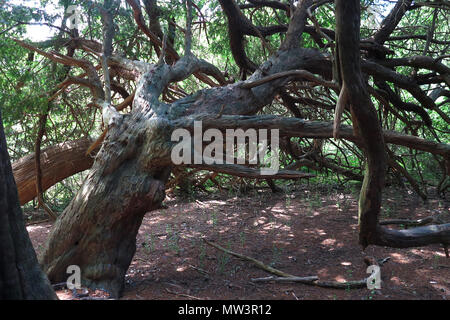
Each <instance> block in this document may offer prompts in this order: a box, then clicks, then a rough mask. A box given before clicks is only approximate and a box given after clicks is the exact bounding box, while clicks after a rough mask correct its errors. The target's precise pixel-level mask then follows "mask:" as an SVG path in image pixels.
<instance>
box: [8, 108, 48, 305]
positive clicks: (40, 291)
mask: <svg viewBox="0 0 450 320" xmlns="http://www.w3.org/2000/svg"><path fill="white" fill-rule="evenodd" d="M0 299H57V297H56V294H55V292H54V291H53V288H52V286H51V285H50V282H49V281H48V279H47V277H46V275H45V274H44V273H43V272H42V270H41V269H40V267H39V264H38V260H37V258H36V253H35V251H34V249H33V245H32V244H31V240H30V238H29V236H28V232H27V230H26V228H25V223H24V221H23V216H22V210H21V209H20V206H19V197H18V194H17V188H16V183H15V181H14V176H13V172H12V168H11V162H10V159H9V155H8V152H7V148H6V138H5V134H4V131H3V124H2V119H1V113H0Z"/></svg>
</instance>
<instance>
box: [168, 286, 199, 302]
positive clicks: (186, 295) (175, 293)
mask: <svg viewBox="0 0 450 320" xmlns="http://www.w3.org/2000/svg"><path fill="white" fill-rule="evenodd" d="M165 289H166V291H167V292H168V293H170V294H174V295H176V296H181V297H186V298H190V299H194V300H203V299H201V298H197V297H194V296H191V295H188V294H184V293H179V292H175V291H171V290H169V289H167V288H165Z"/></svg>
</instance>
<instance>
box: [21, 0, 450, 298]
mask: <svg viewBox="0 0 450 320" xmlns="http://www.w3.org/2000/svg"><path fill="white" fill-rule="evenodd" d="M80 8H82V9H83V10H84V11H83V12H84V15H85V16H86V17H88V18H89V21H90V23H88V24H87V26H85V27H83V28H84V29H80V30H77V29H75V30H68V29H67V27H66V26H63V27H62V28H63V30H64V32H65V33H64V35H63V36H61V35H60V37H59V38H58V39H56V40H55V39H54V40H53V41H50V42H46V43H32V42H29V41H24V40H20V39H14V42H15V43H16V44H17V45H18V46H20V47H21V48H22V49H26V50H28V51H29V52H34V53H35V54H38V55H40V56H42V57H45V58H46V59H48V60H49V61H51V62H53V63H56V64H58V65H63V66H66V67H70V72H68V73H66V74H64V79H61V81H60V82H59V84H58V85H57V87H56V88H55V90H54V91H51V94H49V95H50V96H49V97H48V98H51V99H57V97H58V96H60V95H61V96H64V94H66V93H67V91H69V89H70V88H84V89H83V90H86V89H87V90H88V92H89V94H90V102H89V103H88V104H87V105H86V106H85V108H86V110H92V109H94V110H98V112H101V114H102V118H103V125H104V127H103V134H102V135H101V136H100V137H99V138H98V139H97V141H96V143H94V144H93V146H92V143H93V141H94V140H89V139H84V140H83V139H82V138H83V137H78V138H79V139H76V140H75V139H74V141H72V144H69V145H68V146H67V145H66V146H67V147H66V149H64V150H63V149H62V147H61V146H59V147H58V146H52V147H49V149H47V151H49V152H45V156H39V153H35V154H34V155H30V156H28V158H23V159H21V160H20V161H18V162H17V163H16V164H15V175H16V180H18V181H19V180H20V181H21V182H23V183H18V188H19V191H21V192H22V193H21V195H20V198H21V202H22V203H25V202H27V201H29V200H30V199H32V198H34V197H36V196H38V194H39V193H40V192H42V191H43V190H45V189H47V188H48V187H50V186H51V185H53V184H55V183H56V182H58V181H60V180H62V179H65V178H66V177H68V176H70V175H72V174H75V173H77V172H79V171H82V170H85V169H87V168H90V169H89V172H88V174H87V176H86V179H85V180H84V182H83V185H82V186H81V188H80V189H79V191H78V192H77V194H76V196H75V197H74V198H73V200H72V201H71V202H70V204H69V205H68V206H67V208H66V209H65V210H64V212H63V213H62V214H61V215H60V216H59V217H58V218H57V220H56V222H55V224H54V226H53V229H52V231H51V234H50V236H49V240H48V243H47V245H46V247H45V250H44V253H43V255H42V256H41V257H40V262H41V264H42V266H43V268H44V270H45V272H46V273H47V275H48V277H49V279H50V280H51V281H52V282H62V281H65V279H66V277H67V274H66V268H67V266H69V265H78V266H80V267H81V271H82V283H83V285H85V286H88V287H92V288H103V289H106V290H108V291H110V292H111V293H112V294H113V295H114V296H119V295H120V293H121V291H122V290H123V287H124V277H125V273H126V271H127V269H128V267H129V265H130V263H131V260H132V258H133V255H134V253H135V249H136V234H137V232H138V229H139V227H140V225H141V222H142V219H143V217H144V215H145V214H146V213H148V212H151V211H153V210H155V209H158V208H160V207H161V205H162V201H163V200H164V198H165V189H166V186H167V183H168V180H169V179H170V177H171V173H172V172H174V171H175V170H184V169H186V168H196V169H201V170H208V171H210V172H220V173H226V174H230V175H237V176H241V177H249V178H257V179H268V182H270V181H272V180H273V179H299V178H306V177H311V174H309V173H305V172H303V171H301V170H297V169H298V168H301V167H303V166H305V167H310V168H311V167H315V166H320V167H325V168H327V169H329V170H332V171H334V172H337V173H339V174H342V175H344V176H346V177H348V178H349V179H355V180H363V181H362V188H361V192H360V198H359V239H360V244H361V245H362V247H363V248H365V247H367V246H369V245H381V246H390V247H399V248H405V247H413V246H424V245H428V244H433V243H439V244H442V245H443V246H444V247H446V246H447V245H448V244H449V243H450V224H448V223H447V224H432V225H427V226H420V227H417V228H411V229H408V230H394V229H390V228H387V227H385V226H383V225H380V224H379V216H380V207H381V203H382V191H383V188H384V187H385V182H386V181H385V177H386V174H387V171H388V170H389V168H396V170H397V171H398V172H400V173H403V174H404V175H405V177H406V179H407V180H408V181H409V182H410V183H411V185H413V184H414V183H415V182H414V178H413V177H411V175H409V174H408V172H406V170H405V169H404V168H403V167H402V166H401V165H399V164H398V159H397V157H396V155H395V152H394V151H392V150H393V146H395V147H398V146H401V147H405V148H408V149H409V150H415V151H416V150H417V151H421V152H427V153H429V154H431V155H432V156H433V157H435V159H436V161H438V163H439V164H440V165H441V167H442V172H443V181H445V179H446V176H447V175H448V174H449V173H450V144H449V143H448V139H447V140H445V139H442V136H443V135H442V133H447V134H448V124H449V123H450V118H449V114H448V111H449V107H448V97H449V89H448V87H449V83H450V69H449V67H448V63H447V62H446V61H448V52H446V50H447V49H446V48H448V45H449V44H450V42H449V41H447V40H446V39H444V40H443V39H442V37H441V33H443V31H442V28H446V27H445V26H442V25H439V21H440V22H442V21H445V19H446V18H448V15H447V14H448V11H449V10H450V7H449V5H448V3H447V2H445V1H432V2H431V1H430V2H427V1H425V2H420V3H419V2H415V1H409V0H399V1H396V2H395V4H394V5H392V6H386V3H383V2H382V1H356V0H336V1H327V0H325V1H323V0H322V1H320V0H300V1H296V2H294V1H290V2H287V1H265V0H249V1H246V2H245V1H235V0H218V1H206V2H205V1H191V0H187V1H183V2H182V3H179V2H178V1H169V2H168V3H165V2H164V3H163V2H161V3H159V2H158V1H156V0H142V1H138V0H127V1H126V2H125V1H117V0H105V1H104V2H102V1H83V3H82V4H80ZM168 8H169V9H170V8H171V9H172V10H174V9H176V11H171V10H168ZM373 8H384V10H388V11H386V12H385V14H384V15H383V17H382V19H381V22H380V23H379V24H376V23H374V22H373V21H372V20H373V16H374V15H375V14H374V13H373ZM371 10H372V11H371ZM421 15H431V18H430V19H431V21H430V26H429V27H428V29H427V32H426V33H425V34H423V33H417V32H416V29H415V28H414V25H412V26H408V23H411V24H413V23H414V19H415V20H416V21H417V20H418V19H419V17H421ZM380 17H381V15H380V16H378V17H377V18H380ZM65 18H67V16H66V17H65ZM94 18H95V19H97V20H95V19H94ZM91 20H92V21H91ZM93 20H95V21H96V22H95V23H96V24H95V23H94V21H93ZM362 22H364V23H365V25H366V27H364V28H362ZM447 22H448V19H447ZM92 24H94V25H95V26H97V28H95V27H93V26H92ZM367 24H368V25H369V27H367ZM203 30H204V32H203ZM410 30H412V31H410ZM437 30H439V32H438V31H437ZM444 37H445V36H444ZM218 39H225V40H223V41H222V42H221V41H219V40H218ZM419 42H420V43H421V45H419V46H416V44H417V43H419ZM61 43H62V44H61ZM411 43H413V45H411ZM219 44H220V45H223V44H226V47H225V48H223V47H221V49H218V47H219ZM215 45H216V46H215ZM49 47H53V48H55V47H56V48H58V49H61V48H65V49H67V52H66V53H62V52H61V51H62V49H61V50H58V49H56V50H51V49H49ZM399 47H400V48H402V49H398V48H399ZM416 47H417V48H420V50H418V49H416ZM396 48H397V49H396ZM396 50H397V51H398V52H397V53H396ZM399 55H400V56H399ZM215 56H216V58H217V59H215ZM219 56H220V59H219V58H218V57H219ZM228 56H229V58H230V59H228ZM223 57H226V60H227V62H226V64H225V65H224V63H223V60H224V59H223ZM75 71H76V72H75ZM193 84H195V85H193ZM192 88H193V89H192ZM84 92H86V91H84ZM118 97H120V98H118ZM69 103H70V102H69ZM275 103H276V104H277V106H279V107H280V108H282V109H283V110H284V111H283V112H284V115H287V114H289V115H291V116H289V117H286V116H283V115H281V113H280V112H271V110H273V109H271V108H268V106H271V105H273V104H275ZM311 110H313V111H311ZM44 114H45V112H44ZM44 120H45V119H44ZM196 121H202V126H203V130H207V129H210V128H214V129H218V130H221V131H223V132H225V131H226V130H227V129H237V128H241V129H243V130H247V129H278V130H279V133H280V138H281V140H282V146H281V147H282V149H283V151H285V152H287V153H290V154H291V155H292V156H293V158H295V159H296V161H295V163H293V164H292V165H291V166H286V167H285V168H283V169H282V170H280V171H279V172H278V173H277V174H275V175H267V176H261V175H260V171H259V170H258V169H257V168H255V167H249V166H245V165H239V164H226V165H221V164H207V163H201V164H182V165H178V166H175V165H174V163H173V162H172V160H171V151H172V149H173V147H174V145H175V144H176V143H175V142H174V141H172V140H171V134H172V132H173V131H174V130H175V129H180V128H184V129H186V130H188V131H190V132H193V131H194V123H195V122H196ZM399 123H400V124H401V125H399ZM399 126H403V127H404V128H405V129H404V130H403V132H401V131H399V130H397V129H398V128H399ZM444 136H445V134H444ZM291 138H302V139H314V141H315V142H316V143H315V148H312V150H311V151H310V152H306V153H305V152H304V153H302V152H301V150H300V151H299V152H300V154H299V153H298V152H297V151H298V150H296V149H295V143H294V141H295V140H292V139H291ZM331 138H332V139H333V140H329V139H331ZM325 140H327V141H335V140H339V141H344V142H351V143H352V145H355V146H357V147H358V150H355V151H354V152H355V153H358V152H361V154H362V155H363V158H364V161H365V166H364V174H363V175H359V174H357V173H355V172H352V171H351V170H349V169H348V167H345V166H339V165H338V164H336V163H332V162H330V161H329V160H327V159H326V158H325V157H323V155H322V154H321V153H320V149H321V146H322V143H323V141H325ZM89 146H92V147H91V148H89ZM98 146H99V149H98V148H97V147H98ZM80 148H81V150H80ZM87 149H89V150H87ZM51 150H52V152H50V151H51ZM86 151H88V152H87V155H86ZM192 152H193V151H192ZM62 154H64V156H65V157H66V158H61V156H62ZM36 155H37V156H36ZM71 157H73V159H74V161H73V162H71V161H70V160H68V159H70V158H71ZM35 158H38V159H39V160H40V162H39V161H37V162H38V164H37V167H39V166H42V172H41V174H40V177H39V179H38V180H40V181H41V184H42V188H41V190H39V189H35V188H33V181H35V180H36V177H35V175H34V174H33V168H34V166H33V165H30V163H33V161H36V160H35ZM402 169H403V170H402ZM26 184H28V187H26ZM415 186H416V187H417V184H415ZM439 188H440V189H442V190H444V191H445V186H444V184H443V183H441V184H440V185H439ZM415 189H417V190H418V192H420V188H419V187H417V188H415ZM149 214H152V213H149Z"/></svg>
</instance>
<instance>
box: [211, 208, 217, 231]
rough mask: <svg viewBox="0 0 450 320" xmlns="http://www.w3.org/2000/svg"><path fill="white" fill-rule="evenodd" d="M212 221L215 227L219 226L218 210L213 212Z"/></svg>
mask: <svg viewBox="0 0 450 320" xmlns="http://www.w3.org/2000/svg"><path fill="white" fill-rule="evenodd" d="M211 221H212V225H213V228H215V227H216V226H217V212H216V211H215V210H213V211H212V212H211Z"/></svg>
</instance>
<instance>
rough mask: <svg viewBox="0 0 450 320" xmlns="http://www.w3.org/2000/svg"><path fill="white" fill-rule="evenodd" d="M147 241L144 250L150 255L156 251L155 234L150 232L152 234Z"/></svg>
mask: <svg viewBox="0 0 450 320" xmlns="http://www.w3.org/2000/svg"><path fill="white" fill-rule="evenodd" d="M146 240H147V241H145V242H144V243H143V244H142V246H143V247H144V250H145V252H146V253H147V254H150V253H151V252H152V251H154V250H155V240H154V237H153V233H152V232H150V234H149V235H148V236H147V238H146Z"/></svg>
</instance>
